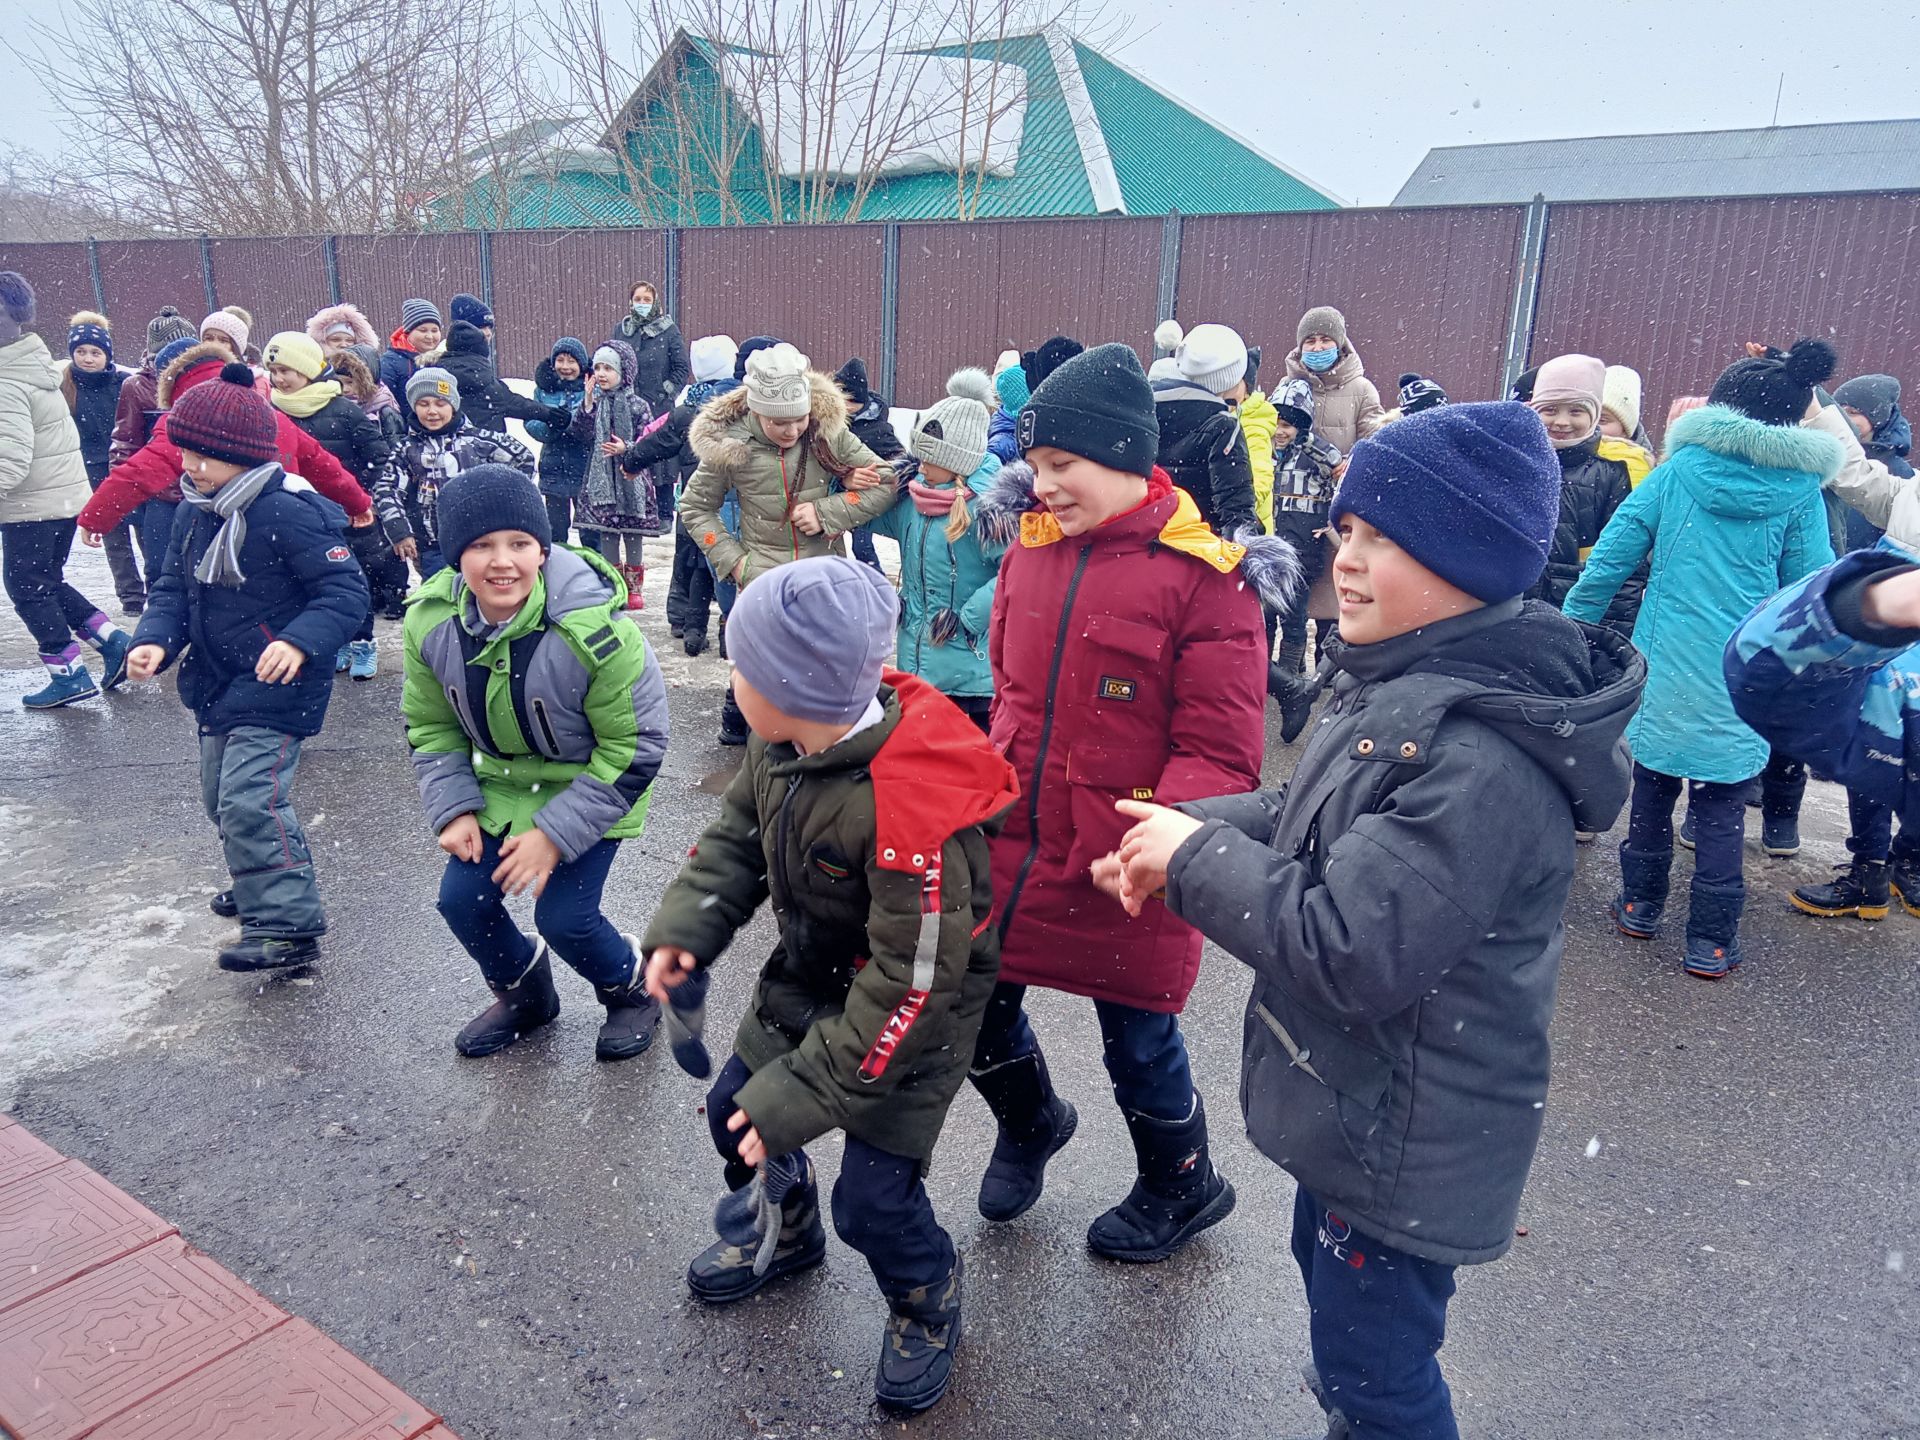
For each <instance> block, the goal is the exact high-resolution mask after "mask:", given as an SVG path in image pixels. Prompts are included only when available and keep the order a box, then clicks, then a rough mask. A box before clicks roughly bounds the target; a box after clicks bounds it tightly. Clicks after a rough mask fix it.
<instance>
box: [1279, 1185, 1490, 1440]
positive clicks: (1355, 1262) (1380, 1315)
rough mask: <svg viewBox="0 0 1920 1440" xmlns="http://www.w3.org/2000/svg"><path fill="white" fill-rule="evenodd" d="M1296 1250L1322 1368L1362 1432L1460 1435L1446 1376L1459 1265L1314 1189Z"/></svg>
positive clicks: (1298, 1226)
mask: <svg viewBox="0 0 1920 1440" xmlns="http://www.w3.org/2000/svg"><path fill="white" fill-rule="evenodd" d="M1293 1258H1294V1260H1295V1261H1296V1262H1297V1263H1298V1264H1299V1266H1300V1278H1301V1279H1302V1280H1304V1281H1306V1285H1307V1309H1308V1312H1309V1319H1308V1335H1309V1337H1310V1339H1311V1341H1312V1344H1313V1368H1314V1369H1315V1370H1318V1371H1319V1372H1320V1383H1321V1384H1322V1386H1324V1387H1325V1389H1326V1392H1327V1400H1328V1401H1329V1403H1331V1404H1332V1406H1333V1407H1334V1409H1336V1410H1338V1411H1339V1412H1340V1413H1341V1414H1342V1415H1344V1416H1346V1417H1347V1423H1348V1424H1349V1425H1350V1426H1351V1427H1352V1429H1353V1434H1354V1436H1355V1437H1356V1440H1459V1435H1460V1430H1459V1427H1458V1426H1457V1425H1455V1424H1454V1419H1453V1395H1452V1392H1450V1391H1449V1390H1448V1389H1447V1382H1446V1380H1445V1379H1444V1378H1443V1377H1442V1376H1441V1374H1440V1361H1439V1358H1438V1356H1439V1354H1440V1347H1441V1345H1442V1344H1444V1343H1445V1341H1446V1338H1447V1302H1448V1301H1449V1300H1451V1299H1452V1298H1453V1270H1454V1267H1453V1266H1451V1265H1442V1264H1440V1263H1438V1262H1437V1261H1433V1260H1422V1259H1420V1258H1419V1257H1418V1256H1415V1255H1409V1254H1407V1253H1406V1252H1405V1251H1402V1250H1395V1249H1394V1248H1393V1247H1392V1246H1390V1245H1383V1244H1382V1243H1381V1242H1380V1241H1378V1240H1375V1239H1373V1238H1372V1237H1371V1236H1367V1235H1362V1234H1361V1233H1360V1232H1359V1231H1358V1230H1355V1229H1354V1228H1353V1227H1352V1226H1351V1225H1349V1224H1348V1223H1347V1222H1346V1221H1345V1220H1343V1219H1341V1218H1340V1216H1339V1215H1337V1214H1335V1213H1334V1212H1332V1211H1329V1210H1328V1209H1327V1208H1326V1207H1325V1206H1324V1205H1322V1204H1321V1203H1320V1202H1319V1201H1318V1200H1316V1199H1314V1198H1313V1196H1311V1195H1309V1194H1308V1193H1307V1191H1306V1189H1305V1188H1304V1187H1302V1188H1300V1189H1299V1190H1297V1191H1295V1192H1294V1198H1293Z"/></svg>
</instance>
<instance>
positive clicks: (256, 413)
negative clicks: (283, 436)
mask: <svg viewBox="0 0 1920 1440" xmlns="http://www.w3.org/2000/svg"><path fill="white" fill-rule="evenodd" d="M273 417H274V411H273V410H272V409H271V408H270V407H269V406H268V404H267V402H266V401H265V400H262V399H261V398H260V392H259V391H258V390H256V389H254V388H253V371H252V370H251V369H250V368H248V367H247V366H245V365H242V364H239V363H238V362H235V361H230V362H229V363H227V364H225V365H222V366H221V367H220V373H219V374H218V375H216V376H215V377H214V378H213V379H211V380H203V381H201V382H200V384H198V385H196V386H194V387H193V388H192V389H191V390H189V391H187V393H186V394H184V395H182V396H181V397H180V398H179V399H178V400H177V401H175V402H174V406H173V408H172V409H171V410H169V411H167V415H166V421H167V439H169V440H171V441H172V442H173V443H174V445H176V446H177V447H178V448H180V449H182V450H191V451H192V452H193V453H194V454H196V455H204V456H206V457H207V458H208V459H209V460H224V461H226V462H227V463H228V464H229V465H265V464H266V463H267V462H268V461H270V460H278V459H279V458H280V425H279V422H278V421H277V420H275V419H274V418H273Z"/></svg>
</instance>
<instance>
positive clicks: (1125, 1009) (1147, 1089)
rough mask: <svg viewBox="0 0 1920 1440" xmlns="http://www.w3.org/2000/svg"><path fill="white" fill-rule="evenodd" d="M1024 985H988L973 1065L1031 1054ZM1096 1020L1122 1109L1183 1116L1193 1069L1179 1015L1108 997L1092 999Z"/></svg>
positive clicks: (1035, 1042) (1034, 1049)
mask: <svg viewBox="0 0 1920 1440" xmlns="http://www.w3.org/2000/svg"><path fill="white" fill-rule="evenodd" d="M1026 997H1027V987H1026V986H1024V985H1010V984H1007V983H1006V982H1005V981H1002V982H1001V983H1000V984H998V985H995V986H994V987H993V995H992V997H991V998H989V999H988V1001H987V1013H986V1016H985V1017H984V1018H983V1019H982V1021H981V1024H980V1039H979V1042H978V1043H977V1044H976V1045H975V1046H974V1050H973V1068H974V1069H975V1070H976V1071H979V1070H991V1069H993V1068H994V1067H995V1066H999V1065H1004V1064H1006V1063H1007V1062H1008V1061H1009V1060H1017V1059H1019V1058H1020V1057H1021V1056H1023V1055H1037V1054H1038V1053H1039V1052H1040V1041H1039V1039H1038V1037H1036V1036H1035V1035H1034V1033H1033V1027H1032V1026H1031V1025H1030V1024H1028V1023H1027V1012H1026V1009H1025V1001H1026ZM1093 1013H1094V1014H1095V1015H1096V1016H1097V1017H1098V1018H1099V1021H1100V1036H1101V1040H1102V1042H1103V1043H1102V1046H1101V1058H1102V1059H1103V1060H1105V1061H1106V1065H1107V1078H1108V1079H1109V1080H1111V1081H1112V1082H1113V1098H1114V1099H1116V1100H1118V1101H1119V1102H1120V1108H1121V1109H1122V1110H1128V1111H1131V1112H1132V1113H1133V1114H1135V1115H1146V1116H1150V1117H1151V1118H1153V1119H1155V1120H1184V1119H1186V1118H1187V1116H1188V1115H1189V1114H1191V1113H1192V1111H1193V1071H1192V1069H1191V1067H1189V1065H1188V1064H1187V1041H1186V1037H1185V1036H1184V1035H1182V1034H1181V1033H1180V1018H1179V1017H1178V1016H1177V1015H1163V1014H1161V1013H1160V1012H1159V1011H1157V1010H1137V1009H1135V1008H1134V1007H1133V1006H1131V1005H1119V1004H1115V1003H1114V1002H1113V1001H1111V1000H1096V1001H1094V1002H1093Z"/></svg>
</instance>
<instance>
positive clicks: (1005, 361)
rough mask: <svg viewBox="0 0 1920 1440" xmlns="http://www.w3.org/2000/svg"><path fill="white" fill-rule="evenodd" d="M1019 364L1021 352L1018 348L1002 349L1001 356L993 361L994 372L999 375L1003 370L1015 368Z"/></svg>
mask: <svg viewBox="0 0 1920 1440" xmlns="http://www.w3.org/2000/svg"><path fill="white" fill-rule="evenodd" d="M1019 364H1020V352H1019V351H1018V350H1002V351H1001V352H1000V358H999V359H998V360H996V361H994V362H993V373H994V375H995V376H996V377H997V376H998V375H999V374H1000V372H1001V371H1002V370H1012V369H1015V368H1017V367H1018V366H1019Z"/></svg>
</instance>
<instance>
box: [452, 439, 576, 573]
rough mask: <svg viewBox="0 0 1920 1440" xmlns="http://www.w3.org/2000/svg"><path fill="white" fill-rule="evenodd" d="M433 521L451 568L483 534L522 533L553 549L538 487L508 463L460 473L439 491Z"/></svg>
mask: <svg viewBox="0 0 1920 1440" xmlns="http://www.w3.org/2000/svg"><path fill="white" fill-rule="evenodd" d="M437 506H438V508H437V509H436V510H435V511H434V521H435V524H436V525H437V526H438V527H439V531H440V553H441V554H443V555H445V556H446V557H447V558H448V559H449V560H451V561H453V563H454V564H456V565H458V564H459V563H460V554H461V552H462V551H464V550H465V549H466V548H467V547H468V546H469V545H471V544H473V542H474V541H476V540H478V539H479V538H480V537H481V536H483V535H491V534H493V532H494V531H496V530H524V531H525V532H526V533H527V534H529V535H531V536H533V538H534V539H536V540H538V541H539V542H540V548H541V549H542V550H551V549H552V548H553V522H552V521H551V520H549V519H548V518H547V502H546V501H545V499H543V498H542V497H541V494H540V491H539V489H538V487H536V486H535V485H534V483H533V482H532V481H531V480H529V479H527V477H526V476H524V475H522V474H521V473H520V472H519V471H518V470H516V469H514V468H513V467H512V466H511V465H492V464H489V465H476V466H474V467H473V468H472V469H471V470H462V471H461V472H460V473H459V474H458V475H456V476H454V477H453V479H451V480H449V481H447V483H446V484H444V485H442V486H441V487H440V498H439V500H438V502H437Z"/></svg>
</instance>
